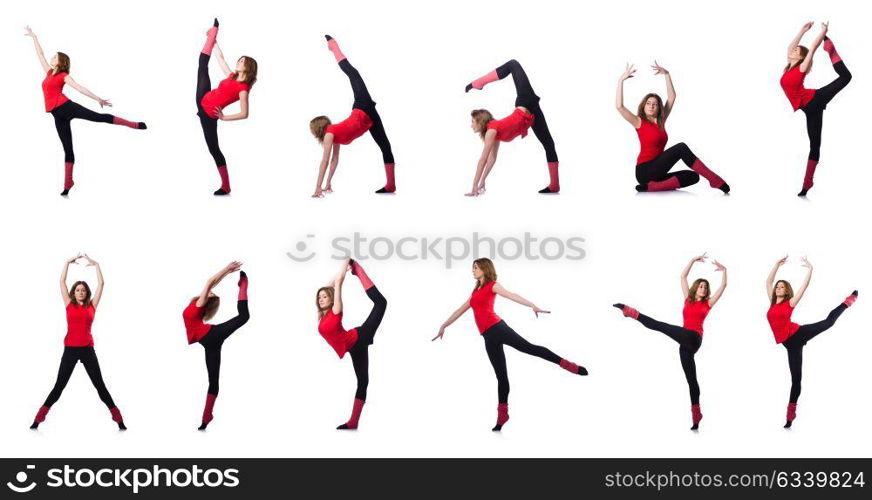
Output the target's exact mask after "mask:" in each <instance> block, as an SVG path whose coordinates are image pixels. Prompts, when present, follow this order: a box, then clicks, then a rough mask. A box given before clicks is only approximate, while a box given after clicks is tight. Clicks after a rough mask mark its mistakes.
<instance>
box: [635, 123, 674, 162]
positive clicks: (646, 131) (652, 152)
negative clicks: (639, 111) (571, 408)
mask: <svg viewBox="0 0 872 500" xmlns="http://www.w3.org/2000/svg"><path fill="white" fill-rule="evenodd" d="M641 120H642V126H640V127H639V128H637V129H636V134H637V135H638V136H639V146H640V149H639V157H638V158H636V165H641V164H642V163H645V162H647V161H651V160H653V159H655V158H657V157H658V156H660V155H661V154H662V153H663V150H664V149H666V141H668V140H669V135H668V134H667V133H666V129H665V128H660V127H658V126H657V124H656V123H651V122H649V121H648V120H646V119H644V118H642V119H641Z"/></svg>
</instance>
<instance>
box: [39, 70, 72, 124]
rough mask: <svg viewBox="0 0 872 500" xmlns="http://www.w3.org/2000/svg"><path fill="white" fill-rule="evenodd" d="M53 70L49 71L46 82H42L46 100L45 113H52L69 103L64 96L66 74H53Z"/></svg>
mask: <svg viewBox="0 0 872 500" xmlns="http://www.w3.org/2000/svg"><path fill="white" fill-rule="evenodd" d="M52 71H53V70H48V73H46V74H45V80H43V81H42V96H43V98H44V99H45V112H46V113H51V112H52V110H53V109H55V108H56V107H58V106H60V105H61V104H63V103H65V102H67V101H69V99H68V98H67V96H65V95H64V85H65V84H66V83H65V82H64V78H66V77H67V74H66V73H58V74H56V75H53V74H52Z"/></svg>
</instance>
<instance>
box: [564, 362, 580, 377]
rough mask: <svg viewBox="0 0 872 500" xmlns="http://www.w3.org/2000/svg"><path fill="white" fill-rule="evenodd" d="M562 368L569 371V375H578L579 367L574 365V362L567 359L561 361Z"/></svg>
mask: <svg viewBox="0 0 872 500" xmlns="http://www.w3.org/2000/svg"><path fill="white" fill-rule="evenodd" d="M560 368H563V369H564V370H566V371H568V372H569V373H574V374H576V375H578V365H577V364H575V363H573V362H572V361H567V360H565V359H561V360H560Z"/></svg>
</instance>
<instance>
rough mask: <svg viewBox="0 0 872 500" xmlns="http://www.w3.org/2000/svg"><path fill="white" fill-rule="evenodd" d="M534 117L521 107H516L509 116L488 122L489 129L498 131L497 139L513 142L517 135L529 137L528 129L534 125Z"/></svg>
mask: <svg viewBox="0 0 872 500" xmlns="http://www.w3.org/2000/svg"><path fill="white" fill-rule="evenodd" d="M533 120H534V117H533V115H531V114H530V113H526V112H524V111H523V110H521V109H519V108H515V111H513V112H512V114H510V115H509V116H507V117H505V118H503V119H502V120H493V121H491V122H490V123H488V124H487V130H496V131H497V140H498V141H502V142H511V141H512V140H513V139H514V138H515V137H518V136H519V135H520V136H521V139H523V138H524V137H527V131H528V130H529V129H530V126H531V125H533Z"/></svg>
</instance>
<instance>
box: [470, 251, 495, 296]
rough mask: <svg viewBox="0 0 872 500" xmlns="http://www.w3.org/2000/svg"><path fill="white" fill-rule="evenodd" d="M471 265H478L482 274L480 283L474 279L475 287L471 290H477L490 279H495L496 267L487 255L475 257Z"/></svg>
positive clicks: (490, 280)
mask: <svg viewBox="0 0 872 500" xmlns="http://www.w3.org/2000/svg"><path fill="white" fill-rule="evenodd" d="M472 265H474V266H478V268H479V269H481V272H482V273H483V274H484V276H483V278H484V279H482V281H481V283H479V281H478V280H475V288H473V290H478V289H479V288H481V287H483V286H485V285H487V284H488V283H490V282H492V281H496V280H497V269H496V268H495V267H494V263H493V261H492V260H490V259H488V258H487V257H482V258H481V259H475V260H474V261H472Z"/></svg>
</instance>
